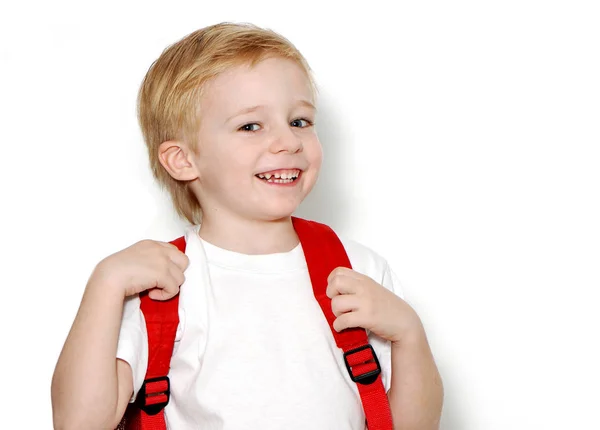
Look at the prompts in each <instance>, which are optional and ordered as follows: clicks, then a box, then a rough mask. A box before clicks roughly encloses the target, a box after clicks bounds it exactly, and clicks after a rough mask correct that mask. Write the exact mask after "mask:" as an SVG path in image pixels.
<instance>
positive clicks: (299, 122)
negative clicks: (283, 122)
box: [290, 118, 313, 128]
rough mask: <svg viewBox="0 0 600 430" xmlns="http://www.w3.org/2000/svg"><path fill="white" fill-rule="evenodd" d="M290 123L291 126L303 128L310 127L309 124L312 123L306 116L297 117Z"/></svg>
mask: <svg viewBox="0 0 600 430" xmlns="http://www.w3.org/2000/svg"><path fill="white" fill-rule="evenodd" d="M290 125H291V126H292V127H299V128H305V127H310V126H311V125H313V123H312V121H309V120H307V119H306V118H298V119H295V120H293V121H292V122H291V123H290Z"/></svg>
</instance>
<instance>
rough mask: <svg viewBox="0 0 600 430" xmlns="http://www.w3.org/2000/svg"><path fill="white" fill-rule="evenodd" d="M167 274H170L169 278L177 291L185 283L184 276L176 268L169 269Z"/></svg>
mask: <svg viewBox="0 0 600 430" xmlns="http://www.w3.org/2000/svg"><path fill="white" fill-rule="evenodd" d="M169 272H170V274H171V278H173V279H174V280H175V285H177V291H179V287H181V286H182V285H183V283H184V282H185V274H184V273H183V272H182V271H181V270H180V269H179V268H178V267H171V268H170V269H169Z"/></svg>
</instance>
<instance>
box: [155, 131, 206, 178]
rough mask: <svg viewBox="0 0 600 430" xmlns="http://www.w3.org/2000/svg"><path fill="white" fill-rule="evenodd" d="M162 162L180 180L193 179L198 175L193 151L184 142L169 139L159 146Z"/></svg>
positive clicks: (159, 156)
mask: <svg viewBox="0 0 600 430" xmlns="http://www.w3.org/2000/svg"><path fill="white" fill-rule="evenodd" d="M158 159H159V161H160V164H162V166H163V167H164V168H165V169H166V170H167V172H169V175H171V176H172V177H173V178H175V179H177V180H178V181H193V180H194V179H196V178H197V177H198V173H197V172H196V166H195V164H194V157H193V151H192V150H191V149H190V148H189V147H188V146H187V145H186V144H184V143H182V142H179V141H176V140H168V141H166V142H163V143H161V144H160V146H159V147H158Z"/></svg>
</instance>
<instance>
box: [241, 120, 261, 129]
mask: <svg viewBox="0 0 600 430" xmlns="http://www.w3.org/2000/svg"><path fill="white" fill-rule="evenodd" d="M259 129H260V125H258V124H257V123H255V122H251V123H249V124H244V125H243V126H241V127H240V128H239V130H240V131H258V130H259Z"/></svg>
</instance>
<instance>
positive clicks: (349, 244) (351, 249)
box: [339, 236, 403, 297]
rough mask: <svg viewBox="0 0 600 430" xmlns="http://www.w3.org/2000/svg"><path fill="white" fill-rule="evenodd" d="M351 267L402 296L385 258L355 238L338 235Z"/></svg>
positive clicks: (397, 282) (397, 281)
mask: <svg viewBox="0 0 600 430" xmlns="http://www.w3.org/2000/svg"><path fill="white" fill-rule="evenodd" d="M339 238H340V241H341V242H342V245H344V249H345V250H346V254H348V259H349V260H350V264H351V265H352V269H353V270H355V271H357V272H359V273H362V274H363V275H366V276H368V277H369V278H371V279H373V280H374V281H375V282H377V283H378V284H381V285H383V286H384V287H385V288H387V289H388V290H391V291H393V292H394V293H395V294H396V295H398V296H400V297H403V293H402V286H401V284H400V280H399V279H398V276H397V275H396V274H395V273H394V271H393V270H392V269H391V268H390V265H389V264H388V262H387V260H386V259H385V258H384V257H382V256H381V255H380V254H378V253H377V252H375V251H374V250H372V249H371V248H369V247H367V246H365V245H363V244H362V243H359V242H357V241H355V240H352V239H349V238H347V237H344V236H339Z"/></svg>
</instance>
